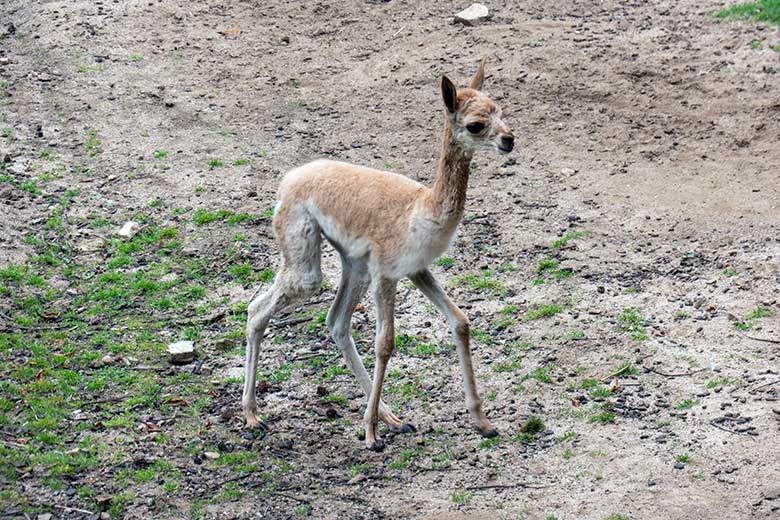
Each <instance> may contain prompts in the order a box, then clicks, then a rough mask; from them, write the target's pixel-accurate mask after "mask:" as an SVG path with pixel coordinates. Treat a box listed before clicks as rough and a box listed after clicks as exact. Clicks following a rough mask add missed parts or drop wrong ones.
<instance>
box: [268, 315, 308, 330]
mask: <svg viewBox="0 0 780 520" xmlns="http://www.w3.org/2000/svg"><path fill="white" fill-rule="evenodd" d="M311 320H312V317H311V316H301V317H298V318H290V319H288V320H282V321H277V322H276V323H272V324H271V326H272V327H274V328H275V329H281V328H283V327H289V326H291V325H298V324H299V323H306V322H307V321H311Z"/></svg>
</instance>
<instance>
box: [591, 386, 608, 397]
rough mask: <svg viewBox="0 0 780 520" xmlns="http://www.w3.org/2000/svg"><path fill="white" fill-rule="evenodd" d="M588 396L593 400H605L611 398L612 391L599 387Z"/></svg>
mask: <svg viewBox="0 0 780 520" xmlns="http://www.w3.org/2000/svg"><path fill="white" fill-rule="evenodd" d="M590 396H591V397H592V398H594V399H606V398H608V397H611V396H612V390H610V389H609V388H608V387H606V386H599V387H597V388H594V389H593V390H591V391H590Z"/></svg>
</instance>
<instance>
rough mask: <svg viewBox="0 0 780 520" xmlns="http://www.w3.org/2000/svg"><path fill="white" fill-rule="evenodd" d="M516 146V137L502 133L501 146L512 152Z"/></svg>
mask: <svg viewBox="0 0 780 520" xmlns="http://www.w3.org/2000/svg"><path fill="white" fill-rule="evenodd" d="M514 147H515V138H514V137H512V136H511V135H502V136H501V148H503V149H504V150H506V151H507V152H511V151H512V148H514Z"/></svg>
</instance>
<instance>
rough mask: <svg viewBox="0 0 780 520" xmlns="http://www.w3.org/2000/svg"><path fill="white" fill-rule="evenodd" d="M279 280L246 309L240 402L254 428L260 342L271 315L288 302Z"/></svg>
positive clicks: (247, 419)
mask: <svg viewBox="0 0 780 520" xmlns="http://www.w3.org/2000/svg"><path fill="white" fill-rule="evenodd" d="M281 283H282V282H281V281H280V280H279V279H278V278H277V281H276V282H274V285H273V286H272V287H271V288H270V289H268V290H267V291H266V292H264V293H263V294H261V295H260V296H258V297H257V298H255V299H254V300H253V301H252V303H250V304H249V308H248V309H247V315H248V317H247V324H246V364H245V367H244V371H245V373H244V394H243V397H242V399H241V404H242V407H243V409H244V416H245V417H246V425H247V427H248V428H254V427H255V426H257V425H258V424H259V423H260V420H259V419H258V418H257V396H256V395H255V380H256V377H257V357H258V355H259V354H260V343H261V342H262V341H263V334H264V333H265V328H266V327H267V326H268V322H269V321H270V320H271V318H272V317H273V315H274V314H275V313H276V312H277V311H278V310H279V309H281V308H282V307H284V306H285V305H287V303H289V298H287V297H286V296H285V294H284V290H283V288H282V286H281Z"/></svg>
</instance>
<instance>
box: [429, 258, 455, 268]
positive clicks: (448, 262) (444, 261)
mask: <svg viewBox="0 0 780 520" xmlns="http://www.w3.org/2000/svg"><path fill="white" fill-rule="evenodd" d="M433 265H438V266H439V267H452V266H453V265H455V260H453V259H452V257H451V256H442V257H440V258H437V259H436V260H434V261H433Z"/></svg>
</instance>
